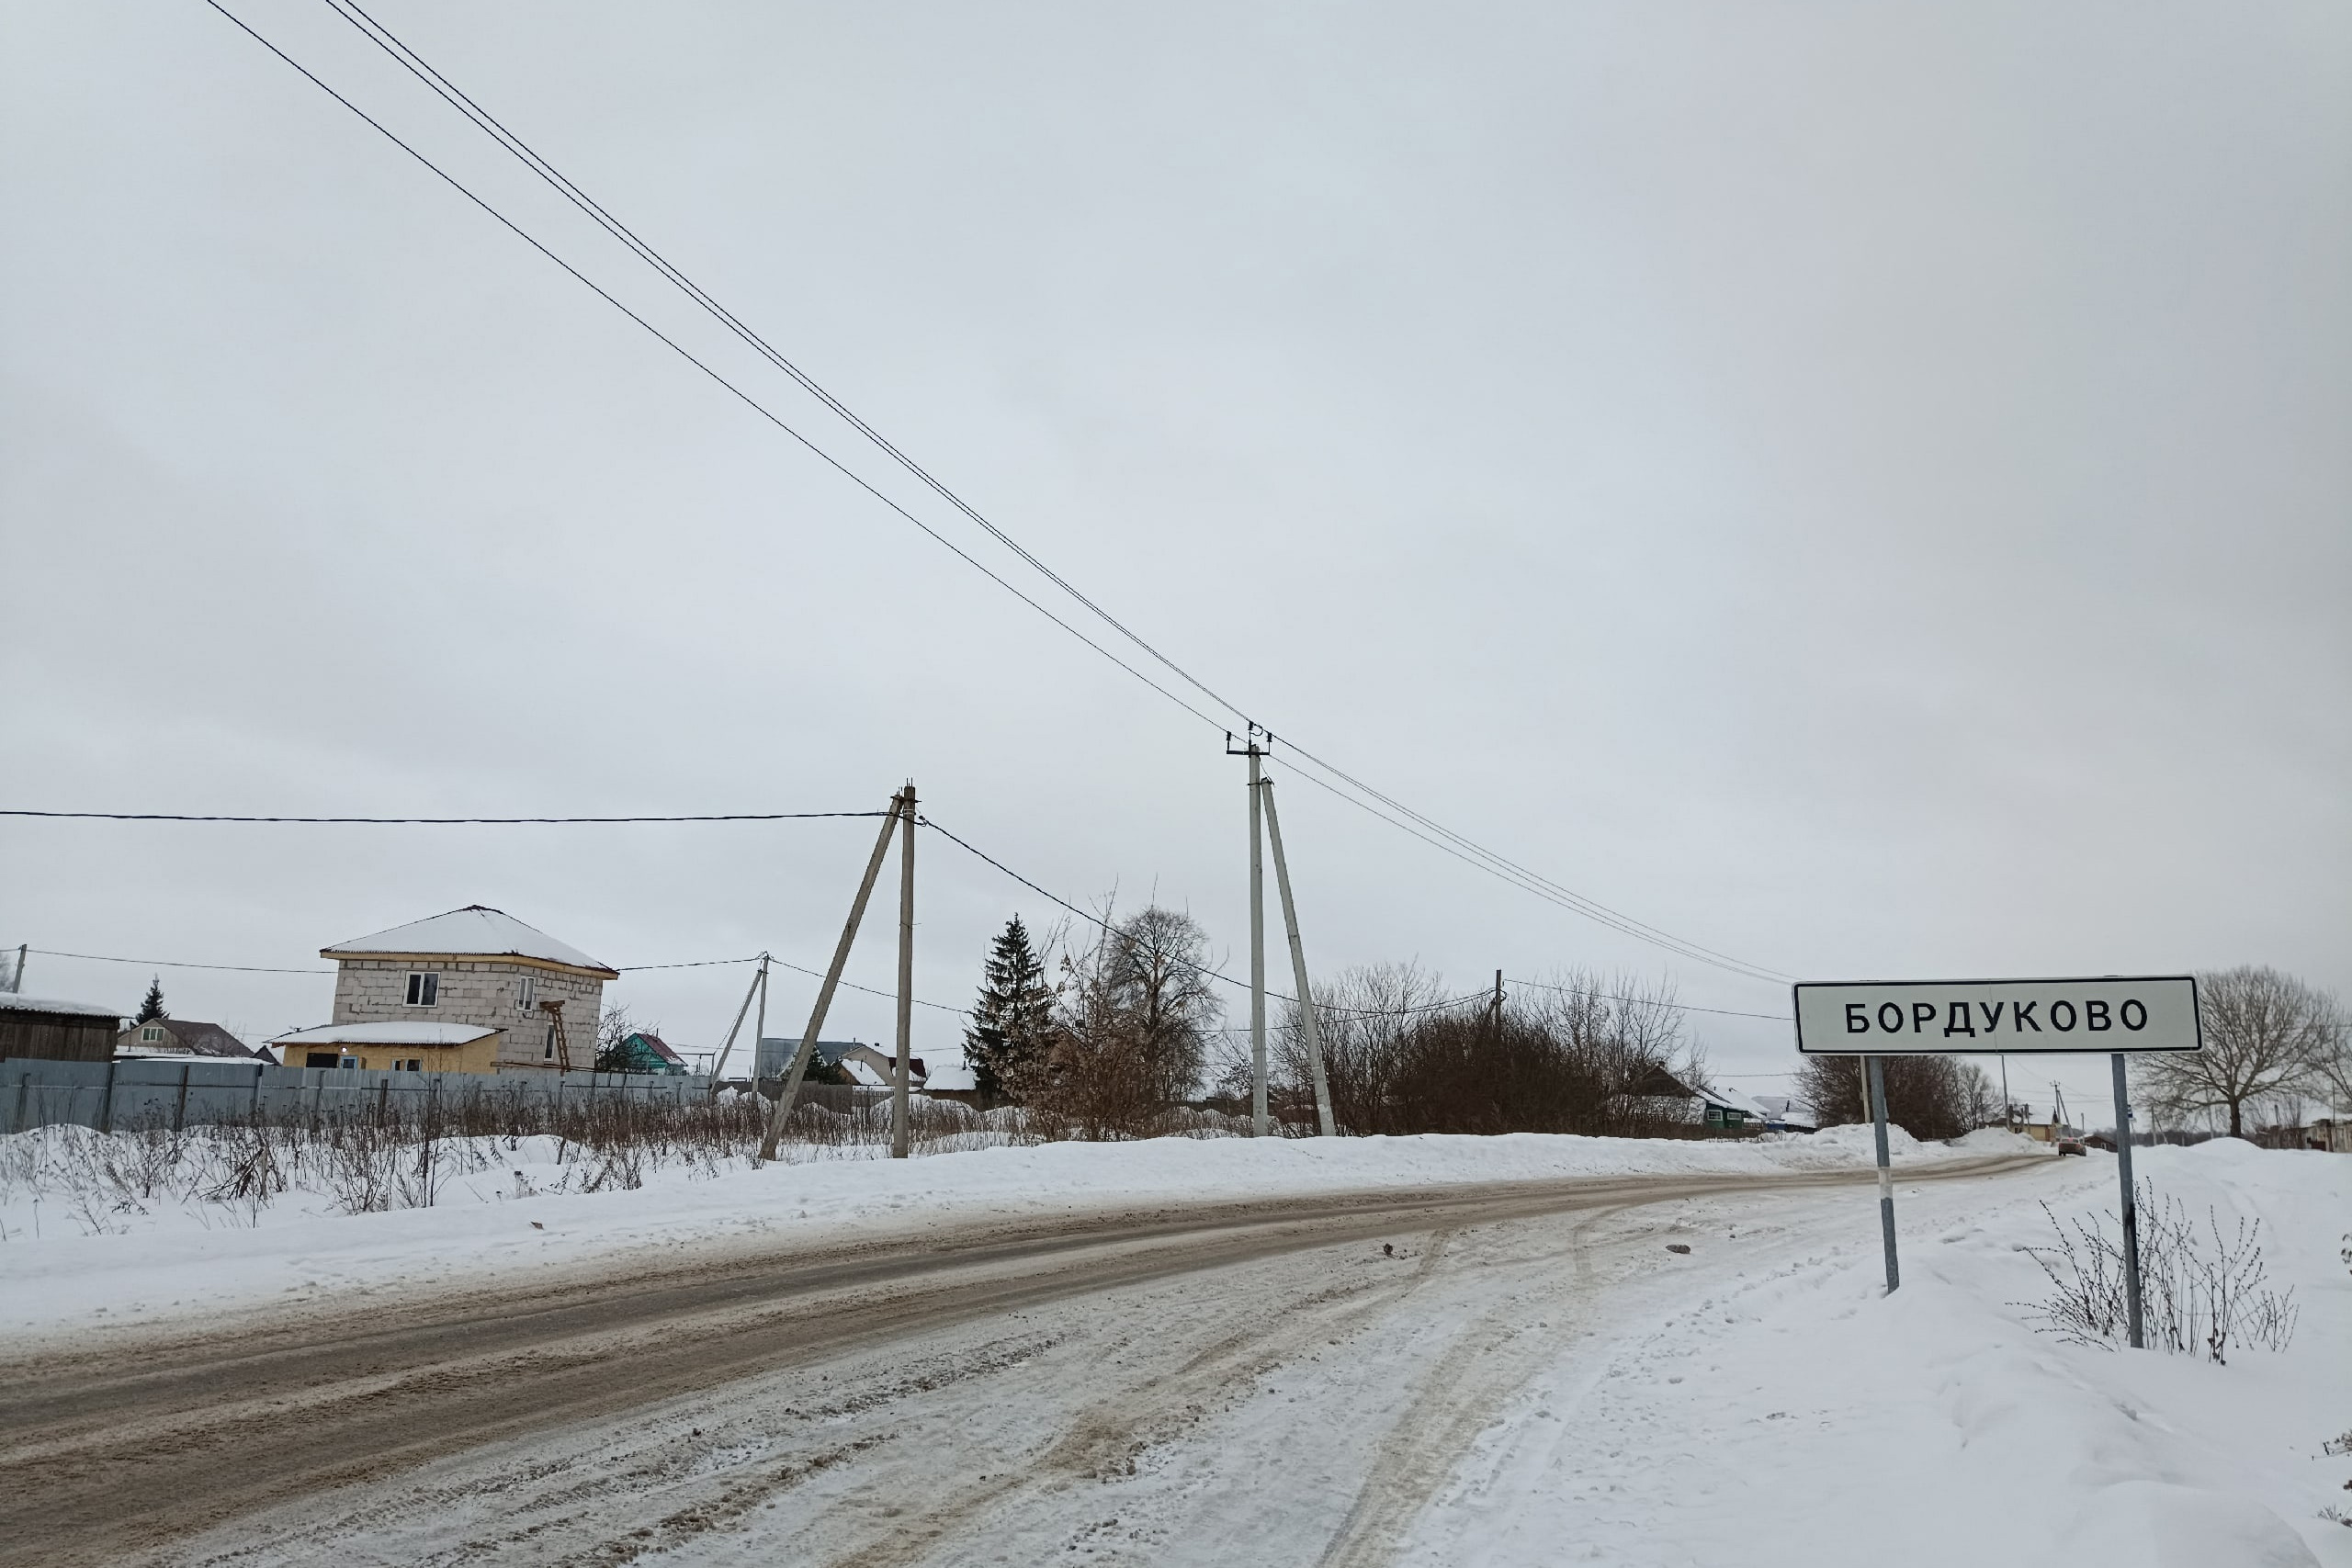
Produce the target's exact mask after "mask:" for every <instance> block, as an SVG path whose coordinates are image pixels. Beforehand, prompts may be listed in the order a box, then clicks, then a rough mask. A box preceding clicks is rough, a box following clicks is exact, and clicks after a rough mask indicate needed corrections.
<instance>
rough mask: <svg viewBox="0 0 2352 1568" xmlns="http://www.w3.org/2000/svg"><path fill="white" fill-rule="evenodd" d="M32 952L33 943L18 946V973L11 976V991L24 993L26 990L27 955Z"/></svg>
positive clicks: (9, 982)
mask: <svg viewBox="0 0 2352 1568" xmlns="http://www.w3.org/2000/svg"><path fill="white" fill-rule="evenodd" d="M31 951H32V943H30V942H18V943H17V972H16V974H14V975H13V976H9V979H8V989H10V990H11V991H15V992H18V993H22V992H23V990H24V988H25V954H26V953H30V952H31Z"/></svg>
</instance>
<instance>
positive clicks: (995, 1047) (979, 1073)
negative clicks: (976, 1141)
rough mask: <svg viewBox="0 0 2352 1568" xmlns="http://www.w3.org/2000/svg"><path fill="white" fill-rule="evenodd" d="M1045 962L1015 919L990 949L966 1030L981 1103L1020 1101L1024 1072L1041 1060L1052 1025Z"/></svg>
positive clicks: (968, 1055) (967, 1054)
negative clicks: (1014, 1099)
mask: <svg viewBox="0 0 2352 1568" xmlns="http://www.w3.org/2000/svg"><path fill="white" fill-rule="evenodd" d="M1053 1008H1054V991H1053V987H1050V986H1048V985H1046V964H1045V960H1044V959H1042V958H1040V957H1039V956H1038V955H1037V951H1036V948H1035V946H1034V945H1033V944H1032V943H1031V942H1030V940H1029V928H1028V927H1027V926H1025V925H1023V924H1022V923H1021V917H1020V916H1018V915H1015V916H1013V917H1012V919H1010V920H1007V921H1006V922H1005V925H1004V930H1003V931H1000V932H998V933H997V937H996V940H995V941H994V942H991V943H989V959H988V964H987V967H986V968H985V969H984V970H983V971H982V979H981V983H980V999H979V1002H978V1005H977V1006H975V1007H974V1008H973V1009H972V1022H971V1027H969V1028H968V1029H967V1030H965V1031H964V1060H965V1061H967V1063H969V1064H970V1065H971V1068H972V1077H973V1079H974V1081H975V1084H976V1087H977V1088H978V1090H979V1093H980V1098H981V1099H982V1100H1004V1099H1009V1098H1013V1097H1016V1096H1017V1095H1018V1094H1019V1093H1020V1091H1021V1083H1022V1079H1023V1077H1024V1076H1025V1075H1024V1069H1026V1068H1028V1067H1029V1066H1033V1065H1035V1064H1037V1063H1039V1062H1041V1061H1042V1060H1043V1058H1044V1056H1045V1053H1046V1043H1047V1041H1048V1039H1049V1036H1050V1032H1051V1030H1052V1025H1053Z"/></svg>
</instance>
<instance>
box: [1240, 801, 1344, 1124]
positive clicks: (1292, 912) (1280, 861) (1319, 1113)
mask: <svg viewBox="0 0 2352 1568" xmlns="http://www.w3.org/2000/svg"><path fill="white" fill-rule="evenodd" d="M1258 794H1259V795H1260V796H1261V797H1262V798H1263V799H1264V801H1265V803H1266V840H1267V841H1268V842H1269V843H1270V844H1272V846H1273V851H1274V887H1275V890H1276V891H1278V892H1279V893H1280V894H1281V895H1282V900H1283V930H1284V931H1287V932H1289V934H1290V974H1291V981H1292V983H1293V984H1294V985H1295V987H1297V989H1298V1030H1299V1033H1300V1034H1302V1035H1303V1036H1305V1038H1306V1066H1307V1071H1308V1072H1310V1073H1311V1074H1313V1075H1314V1078H1315V1125H1316V1127H1317V1131H1319V1132H1320V1133H1321V1134H1323V1136H1325V1137H1327V1138H1336V1137H1338V1136H1339V1135H1340V1134H1339V1129H1338V1128H1337V1127H1336V1126H1334V1125H1333V1124H1332V1122H1331V1080H1330V1078H1329V1077H1328V1076H1326V1074H1325V1073H1324V1071H1323V1029H1322V1025H1321V1024H1320V1023H1318V1022H1317V1021H1316V1017H1315V993H1314V992H1313V991H1312V990H1310V989H1308V987H1307V983H1306V949H1305V948H1304V947H1302V946H1300V945H1299V941H1298V906H1296V905H1295V904H1294V903H1292V902H1291V897H1290V862H1289V861H1287V860H1286V859H1284V858H1283V819H1282V818H1281V817H1280V816H1279V815H1278V814H1277V813H1276V812H1275V810H1274V781H1273V780H1272V779H1267V780H1264V781H1262V782H1261V784H1259V785H1258Z"/></svg>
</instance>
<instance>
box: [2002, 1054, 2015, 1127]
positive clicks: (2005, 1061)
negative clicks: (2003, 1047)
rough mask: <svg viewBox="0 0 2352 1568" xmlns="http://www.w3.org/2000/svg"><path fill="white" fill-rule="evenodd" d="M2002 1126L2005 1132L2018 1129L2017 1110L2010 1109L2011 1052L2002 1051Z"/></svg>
mask: <svg viewBox="0 0 2352 1568" xmlns="http://www.w3.org/2000/svg"><path fill="white" fill-rule="evenodd" d="M2001 1127H2002V1130H2003V1131H2005V1132H2010V1133H2014V1132H2016V1131H2017V1130H2018V1118H2017V1112H2016V1111H2012V1110H2010V1109H2009V1054H2008V1053H2007V1051H2004V1052H2002V1053H2001Z"/></svg>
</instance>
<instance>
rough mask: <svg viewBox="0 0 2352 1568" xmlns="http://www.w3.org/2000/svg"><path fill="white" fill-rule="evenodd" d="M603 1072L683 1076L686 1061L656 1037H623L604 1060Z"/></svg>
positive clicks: (631, 1035)
mask: <svg viewBox="0 0 2352 1568" xmlns="http://www.w3.org/2000/svg"><path fill="white" fill-rule="evenodd" d="M604 1066H605V1071H606V1072H613V1073H671V1074H677V1073H684V1072H685V1071H686V1070H687V1067H686V1059H685V1058H684V1056H681V1055H678V1053H677V1052H676V1051H675V1050H673V1049H672V1048H671V1046H670V1044H669V1043H668V1042H667V1041H665V1040H663V1039H662V1037H661V1036H660V1035H658V1034H647V1033H645V1032H642V1031H639V1032H637V1033H634V1034H630V1035H628V1036H627V1037H625V1038H624V1039H623V1040H622V1041H621V1043H619V1044H617V1045H616V1046H614V1047H613V1049H612V1054H611V1055H610V1056H609V1057H608V1058H606V1059H605V1063H604Z"/></svg>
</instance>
